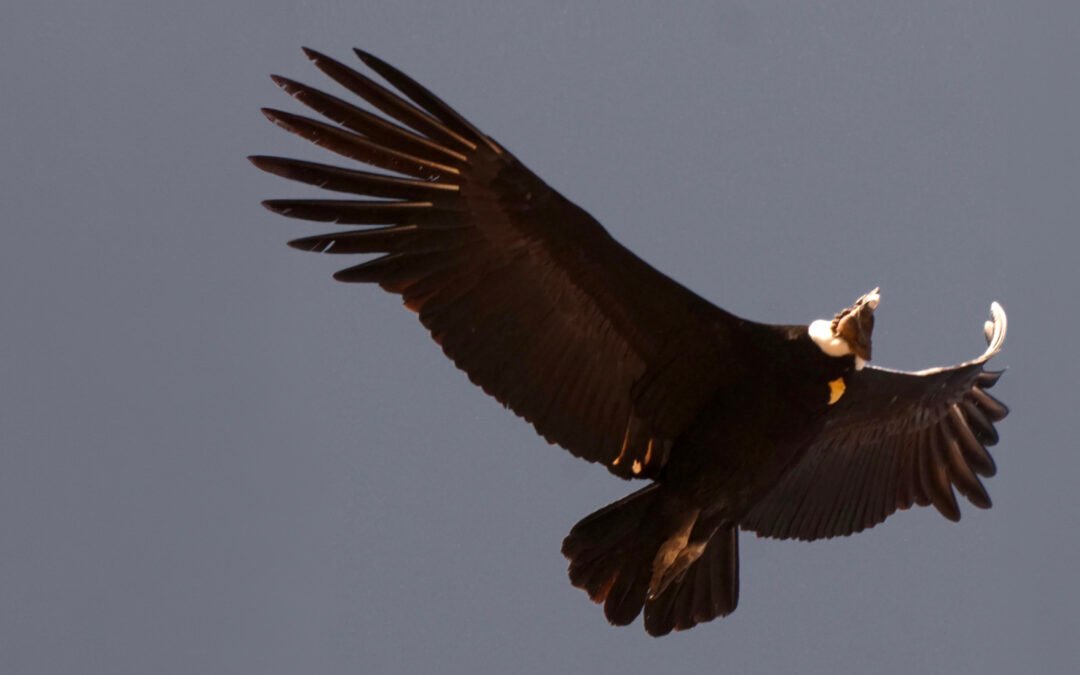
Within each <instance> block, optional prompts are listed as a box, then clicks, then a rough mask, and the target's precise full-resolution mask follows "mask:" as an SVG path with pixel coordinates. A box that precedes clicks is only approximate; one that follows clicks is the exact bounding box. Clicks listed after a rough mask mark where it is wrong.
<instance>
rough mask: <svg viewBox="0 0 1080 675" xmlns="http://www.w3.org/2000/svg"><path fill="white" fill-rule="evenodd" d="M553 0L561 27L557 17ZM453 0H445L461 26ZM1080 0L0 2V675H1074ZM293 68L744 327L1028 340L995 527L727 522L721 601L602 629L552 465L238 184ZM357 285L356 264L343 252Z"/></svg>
mask: <svg viewBox="0 0 1080 675" xmlns="http://www.w3.org/2000/svg"><path fill="white" fill-rule="evenodd" d="M541 4H542V5H543V6H541ZM452 5H453V6H452ZM1078 35H1080V3H1076V2H1074V1H1073V0H1058V1H1056V2H1038V1H1035V2H1025V3H1019V2H975V1H974V0H972V1H967V2H929V1H916V2H905V3H867V2H862V1H854V0H852V1H849V2H833V1H825V2H814V3H778V2H772V1H755V2H723V1H717V0H710V1H709V2H694V3H683V4H682V5H681V8H680V9H679V11H672V10H671V9H661V8H660V6H659V3H658V4H657V5H656V6H655V7H653V8H646V9H628V8H627V7H626V5H625V4H624V3H616V2H606V3H595V4H592V5H590V7H589V8H587V9H581V8H579V7H578V3H571V2H559V3H534V2H468V3H462V4H455V3H435V2H430V3H410V2H400V1H395V2H379V3H373V2H366V1H363V0H361V1H356V0H354V1H352V2H341V1H340V0H330V1H327V2H314V1H310V0H306V1H304V2H278V1H275V2H262V3H251V2H246V3H239V2H217V1H215V2H206V1H191V2H161V1H158V0H151V1H148V2H118V1H115V0H114V1H111V2H105V3H85V2H73V1H70V0H61V1H56V2H48V3H29V2H26V1H25V0H15V6H14V7H10V6H9V8H8V10H7V11H6V12H4V19H3V21H2V22H0V204H2V208H3V230H2V231H3V235H4V242H3V245H2V246H0V316H2V328H0V378H2V380H0V381H2V382H3V385H2V386H0V672H3V673H5V674H10V675H17V674H23V673H30V674H38V673H42V674H46V673H47V674H49V675H61V674H66V673H110V674H121V673H132V674H140V675H145V674H146V673H155V674H171V673H176V674H181V673H184V674H187V673H266V674H275V673H360V672H373V673H374V672H380V673H381V672H385V673H415V672H447V673H484V672H513V673H534V672H535V673H547V672H589V673H609V672H610V673H615V672H618V673H632V672H722V673H776V672H784V671H796V672H828V673H867V672H876V673H911V672H949V673H954V672H957V673H958V672H984V673H1018V672H1042V673H1055V672H1062V673H1064V672H1073V671H1074V668H1075V666H1076V663H1077V661H1078V660H1080V621H1078V619H1077V604H1078V601H1080V584H1078V583H1077V577H1076V569H1077V566H1078V555H1077V554H1078V552H1080V519H1078V518H1077V515H1076V514H1077V510H1078V507H1077V497H1076V489H1075V485H1076V480H1077V477H1078V474H1080V451H1078V449H1077V444H1076V416H1077V396H1076V382H1077V379H1078V375H1080V373H1077V367H1076V356H1075V353H1076V349H1075V340H1076V338H1077V335H1080V321H1078V318H1077V316H1078V314H1077V306H1076V299H1075V298H1076V293H1077V290H1078V283H1077V277H1076V273H1075V268H1076V266H1077V243H1078V239H1077V226H1078V217H1077V214H1078V213H1080V132H1078V126H1077V125H1078V121H1080V86H1078V85H1080V79H1078V76H1077V73H1080V40H1078ZM301 45H309V46H312V47H315V48H317V49H320V50H323V51H325V52H327V53H328V54H331V55H333V56H336V57H337V58H339V59H342V60H345V61H347V62H352V55H351V53H350V52H349V48H350V47H351V46H353V45H358V46H362V47H363V48H365V49H368V50H370V51H372V52H374V53H376V54H378V55H380V56H381V57H383V58H385V59H387V60H388V61H390V62H391V63H393V64H395V65H397V66H399V67H400V68H402V69H403V70H405V71H406V72H408V73H410V74H411V75H413V76H415V77H416V78H417V79H419V80H420V81H421V82H423V83H425V84H427V85H429V86H430V87H431V88H432V89H434V90H435V91H436V92H437V93H439V94H440V95H441V96H443V97H444V98H446V99H447V100H448V101H449V102H451V103H452V104H453V105H454V106H455V107H457V108H458V109H459V110H460V111H461V112H462V113H464V114H465V115H467V116H468V117H469V118H470V119H471V120H472V121H473V122H474V123H476V124H477V125H478V126H479V127H481V128H482V129H484V130H485V131H487V132H488V133H490V134H491V135H492V136H494V137H496V138H497V139H499V140H500V141H501V142H503V143H504V144H505V145H506V146H507V147H508V148H510V149H511V150H512V151H513V152H515V153H516V154H517V155H518V156H519V157H520V158H522V159H523V160H524V161H525V162H526V163H527V164H528V165H529V166H530V167H531V168H533V169H534V170H535V171H536V172H537V173H539V174H540V175H541V176H542V177H544V178H545V179H546V180H547V181H548V182H549V183H551V184H552V185H553V186H554V187H556V188H557V189H559V190H561V191H562V192H564V194H566V195H567V196H568V197H570V198H571V199H573V200H574V201H576V202H577V203H579V204H581V205H582V206H584V207H585V208H586V209H587V210H588V211H590V212H591V213H592V214H593V215H595V216H596V217H597V218H598V219H599V220H600V221H601V222H602V223H604V224H605V225H606V226H607V227H608V228H609V229H610V231H611V232H612V233H613V234H614V235H615V236H616V237H617V238H618V239H619V240H620V241H622V242H623V243H625V244H626V245H628V246H629V247H630V248H632V249H633V250H634V251H636V252H638V253H639V254H641V255H642V256H643V257H644V258H645V259H646V260H648V261H649V262H651V263H652V264H654V265H656V266H657V267H659V268H660V269H661V270H664V271H666V272H668V273H669V274H672V275H673V276H674V277H675V278H677V279H678V280H679V281H681V282H683V283H685V284H686V285H688V286H689V287H690V288H692V289H694V290H696V291H698V292H699V293H701V294H702V295H704V296H705V297H707V298H709V299H711V300H713V301H714V302H716V303H717V304H719V305H721V306H723V307H725V308H727V309H729V310H731V311H734V312H736V313H738V314H741V315H744V316H747V317H749V318H753V319H758V320H769V321H776V322H809V321H810V320H812V319H814V318H818V317H827V316H831V315H832V313H833V312H835V311H836V310H837V309H839V308H840V307H842V306H845V305H847V304H849V303H850V302H851V301H852V300H854V299H855V298H856V297H857V296H858V295H860V294H861V293H863V292H865V291H867V290H869V289H870V288H872V287H873V286H875V285H881V287H882V293H883V303H882V306H881V308H880V310H879V311H878V324H877V328H876V333H875V343H874V346H875V350H874V353H875V357H876V360H877V362H878V363H879V364H881V365H886V366H892V367H903V368H921V367H926V366H931V365H940V364H944V363H952V362H955V361H958V360H961V359H966V358H969V357H972V356H974V355H976V354H978V353H979V352H981V351H982V349H983V347H984V342H983V338H982V330H981V327H982V322H983V321H984V320H985V318H986V314H987V311H988V307H989V305H990V301H991V300H995V299H996V300H999V301H1001V302H1002V303H1003V305H1004V306H1005V308H1006V309H1007V310H1008V312H1009V318H1010V323H1011V330H1010V336H1009V341H1008V342H1007V344H1006V347H1005V351H1004V353H1003V354H1002V355H1001V356H1000V357H999V359H998V360H997V361H996V364H997V365H1000V366H1008V367H1009V372H1008V374H1007V375H1006V377H1005V378H1004V379H1003V380H1002V381H1001V383H1000V384H999V385H998V387H997V388H996V389H995V394H997V395H998V396H999V397H1000V398H1002V399H1003V400H1004V401H1005V402H1007V403H1008V404H1009V405H1010V406H1011V408H1012V411H1013V412H1012V415H1011V416H1010V417H1009V418H1008V419H1007V420H1006V421H1005V422H1004V423H1003V424H1002V425H1000V427H999V428H1000V430H1001V437H1002V440H1001V444H1000V445H999V446H997V448H996V449H995V451H994V455H995V457H996V459H997V462H998V467H999V473H998V476H997V477H995V478H994V479H992V480H990V481H989V483H988V487H989V490H990V494H991V496H992V498H993V500H994V508H993V509H992V510H990V511H985V512H983V511H978V510H977V509H975V508H973V507H971V506H970V505H969V504H967V503H966V502H965V503H964V506H966V508H964V517H963V520H962V521H961V522H960V523H959V524H952V523H949V522H947V521H946V520H944V519H943V518H941V517H940V516H939V515H938V514H937V513H936V512H934V511H933V510H932V509H929V510H928V509H918V510H916V511H914V512H904V513H901V514H899V515H897V516H895V517H893V518H892V519H890V520H889V521H888V522H887V523H885V524H884V525H881V526H878V527H877V528H875V529H873V530H871V531H869V532H866V533H863V534H861V535H858V536H855V537H851V538H848V539H843V540H837V541H830V542H822V543H814V544H805V543H791V542H775V541H769V540H763V539H756V538H755V537H754V536H753V535H746V534H744V535H743V536H742V540H741V541H742V594H741V604H740V607H739V609H738V611H737V612H736V613H735V614H734V615H732V616H731V617H729V618H727V619H725V620H722V621H716V622H713V623H710V624H707V625H703V626H699V627H698V628H696V629H694V630H692V631H690V632H688V633H683V634H677V635H673V636H669V637H667V638H664V639H661V640H655V639H652V638H649V637H648V636H647V635H646V634H645V632H644V631H643V630H642V627H641V625H640V623H638V624H636V625H634V626H632V627H629V628H622V629H615V628H611V627H609V626H608V625H607V623H606V622H605V621H604V618H603V615H602V612H601V610H600V609H599V608H598V607H596V606H594V605H593V604H592V603H591V602H589V601H588V599H587V598H586V596H585V595H584V594H583V593H582V592H581V591H579V590H576V589H574V588H571V586H570V585H569V583H568V581H567V579H566V572H565V569H566V564H565V561H564V559H563V557H562V556H561V555H560V553H559V545H560V543H561V541H562V538H563V536H564V535H565V534H566V532H567V531H568V530H569V528H570V527H571V526H572V525H573V524H574V523H575V522H576V521H577V520H578V519H579V518H580V517H582V516H584V515H585V514H587V513H589V512H591V511H593V510H594V509H596V508H598V507H600V506H602V505H604V504H606V503H608V502H609V501H612V500H614V499H616V498H618V497H619V496H621V495H623V494H625V493H627V492H629V491H630V490H631V489H632V486H631V485H630V484H627V483H623V482H622V481H620V480H618V479H617V478H615V477H613V476H611V475H609V474H608V473H607V472H606V471H605V470H604V469H603V468H602V467H599V466H595V465H589V464H586V463H583V462H581V461H579V460H575V459H574V458H572V457H571V456H570V455H569V454H567V453H564V452H562V451H561V450H559V449H557V448H554V447H549V446H547V445H546V444H545V443H544V442H543V441H542V440H540V439H539V438H538V437H537V436H536V435H535V434H534V433H533V431H532V429H531V427H529V426H528V425H526V424H525V423H523V422H521V421H520V420H518V419H517V418H515V417H514V416H513V415H511V414H510V413H508V412H507V411H505V410H503V409H502V408H501V407H500V406H499V405H497V404H495V403H493V402H492V401H491V400H489V399H488V398H487V397H486V396H484V394H483V393H482V392H480V391H479V390H478V389H476V388H474V387H472V386H471V385H470V384H469V383H468V381H467V379H466V378H465V377H464V375H462V374H461V373H460V372H458V371H456V370H455V369H454V368H453V366H452V365H451V364H450V363H449V362H448V361H446V360H445V359H444V358H443V356H442V355H441V353H440V352H439V350H438V349H437V348H435V346H434V344H432V343H431V341H430V339H429V337H428V336H427V335H426V333H425V332H424V331H423V330H422V329H421V327H420V326H419V324H418V323H417V322H416V319H415V317H414V316H413V315H412V314H411V313H409V312H406V311H403V310H401V309H400V307H399V301H398V300H397V299H396V298H394V297H392V296H389V295H386V294H383V293H381V292H379V291H377V289H374V288H368V287H355V286H348V285H344V284H337V283H335V282H333V281H332V280H331V279H330V273H331V272H332V271H333V270H335V269H338V268H339V267H341V266H342V263H343V262H347V261H343V260H342V259H340V258H337V259H330V258H328V257H327V258H319V257H316V256H313V255H308V254H302V253H299V252H296V251H293V250H290V249H287V248H286V247H285V246H284V242H285V241H286V240H287V239H289V238H292V237H297V236H301V235H304V234H313V233H316V232H317V231H321V230H322V229H324V226H323V225H311V226H309V224H307V223H303V222H300V221H290V220H287V219H284V218H280V217H277V216H274V215H272V214H270V213H268V212H266V211H264V210H263V209H262V208H261V207H259V205H258V202H259V200H260V199H263V198H268V197H286V196H314V194H315V191H314V190H313V189H307V188H305V187H303V186H297V185H292V184H289V183H287V182H285V181H282V180H280V179H277V178H275V177H272V176H268V175H264V174H261V173H260V172H258V171H257V170H255V169H254V168H252V167H251V166H250V165H249V164H248V163H247V162H246V161H245V159H244V157H245V156H246V155H248V154H254V153H268V154H286V155H293V156H299V157H305V158H312V159H322V160H325V159H331V157H332V156H330V155H326V154H323V153H321V152H320V151H318V150H317V149H312V148H308V147H307V146H306V144H305V143H304V142H303V141H301V140H299V139H297V138H295V137H292V136H289V135H288V134H285V133H284V132H282V131H280V130H278V129H276V128H274V127H273V126H272V125H271V124H269V123H267V122H266V120H265V119H263V117H262V116H261V115H260V114H259V112H258V109H259V107H261V106H267V105H269V106H278V107H283V108H286V109H290V110H294V111H298V110H300V109H301V107H300V106H299V104H295V103H293V102H290V101H289V99H288V98H287V96H286V95H285V94H283V93H281V92H280V91H278V90H277V88H276V87H275V86H274V85H273V84H272V83H271V82H270V80H269V78H268V77H267V76H268V74H269V73H271V72H276V73H280V74H283V75H287V76H291V77H295V78H298V79H302V80H304V81H309V82H311V83H314V84H317V85H319V86H324V87H326V88H328V89H330V90H331V91H335V92H336V91H338V90H337V89H336V88H335V87H334V86H333V85H332V84H331V83H328V81H327V80H326V79H325V78H324V77H323V76H321V74H320V73H318V71H316V70H315V69H314V68H313V67H312V66H310V64H308V63H307V61H306V59H305V58H304V57H303V55H302V54H301V53H300V50H299V47H300V46H301ZM350 264H351V263H350Z"/></svg>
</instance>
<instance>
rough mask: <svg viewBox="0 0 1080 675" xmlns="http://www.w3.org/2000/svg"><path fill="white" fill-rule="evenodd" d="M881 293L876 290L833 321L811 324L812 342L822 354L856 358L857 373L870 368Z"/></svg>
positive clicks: (840, 312) (841, 312) (840, 313)
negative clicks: (872, 340) (859, 370)
mask: <svg viewBox="0 0 1080 675" xmlns="http://www.w3.org/2000/svg"><path fill="white" fill-rule="evenodd" d="M879 290H880V289H877V288H875V289H874V290H872V291H870V292H869V293H867V294H866V295H864V296H862V297H861V298H859V299H858V300H856V301H855V304H854V305H852V306H851V307H847V308H845V309H842V310H840V311H839V312H837V314H836V316H834V317H833V319H832V321H829V320H827V319H818V320H817V321H815V322H813V323H812V324H810V331H809V332H810V338H811V339H812V340H813V341H814V343H815V344H817V346H818V347H819V348H820V349H821V351H823V352H825V353H826V354H828V355H829V356H834V357H841V356H851V355H854V356H855V368H856V369H861V368H862V367H863V366H864V365H866V362H867V361H869V360H870V351H871V335H872V334H873V332H874V310H875V309H877V306H878V303H879V302H880V301H881V295H880V294H879V292H878V291H879Z"/></svg>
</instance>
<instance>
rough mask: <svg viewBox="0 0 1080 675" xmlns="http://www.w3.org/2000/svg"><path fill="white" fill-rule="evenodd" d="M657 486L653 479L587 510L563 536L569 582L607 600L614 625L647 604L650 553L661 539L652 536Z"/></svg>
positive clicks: (629, 618) (630, 619)
mask: <svg viewBox="0 0 1080 675" xmlns="http://www.w3.org/2000/svg"><path fill="white" fill-rule="evenodd" d="M657 487H658V486H656V485H650V486H648V487H646V488H645V489H643V490H638V491H637V492H635V493H633V494H631V495H629V496H627V497H624V498H623V499H620V500H619V501H617V502H614V503H613V504H608V505H607V506H605V507H604V508H602V509H600V510H599V511H597V512H595V513H593V514H592V515H590V516H586V517H585V518H584V519H582V520H581V522H579V523H578V524H577V525H575V526H574V528H573V529H572V530H570V534H569V535H568V536H567V537H566V539H565V540H563V546H562V552H563V555H564V556H566V557H567V558H568V559H569V560H570V570H569V572H570V583H572V584H573V585H574V586H576V587H577V588H580V589H582V590H584V591H585V592H586V593H588V594H589V598H591V599H592V601H593V602H596V603H603V604H604V614H605V615H606V616H607V619H608V621H610V622H611V623H613V624H615V625H616V626H625V625H627V624H630V623H633V621H634V619H636V618H637V616H638V614H640V613H641V608H642V606H643V605H644V604H645V595H646V593H647V591H648V588H649V575H650V574H651V565H652V556H653V555H654V554H655V552H656V549H657V547H659V544H660V541H659V534H656V535H654V536H651V537H650V536H648V535H649V533H650V532H649V531H650V530H653V529H657V528H655V527H652V524H653V523H652V522H651V521H650V519H649V518H648V516H649V513H650V511H651V510H652V507H653V505H654V503H655V502H656V500H657V496H658V493H657ZM643 561H644V564H642V563H643Z"/></svg>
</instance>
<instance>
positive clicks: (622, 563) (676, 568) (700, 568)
mask: <svg viewBox="0 0 1080 675" xmlns="http://www.w3.org/2000/svg"><path fill="white" fill-rule="evenodd" d="M696 519H697V512H696V511H689V512H688V511H686V510H685V509H679V508H677V505H676V503H675V502H674V500H672V499H670V498H669V497H667V496H666V495H665V494H664V492H663V491H662V489H661V488H660V486H658V485H655V484H654V485H650V486H648V487H646V488H644V489H642V490H638V491H637V492H635V493H633V494H631V495H629V496H627V497H624V498H623V499H620V500H619V501H617V502H615V503H613V504H609V505H608V506H605V507H604V508H602V509H600V510H599V511H597V512H595V513H593V514H592V515H590V516H587V517H586V518H584V519H582V520H581V522H579V523H578V524H577V525H575V526H574V528H573V529H572V530H570V534H569V535H567V537H566V539H565V540H564V541H563V546H562V552H563V555H565V556H566V557H567V558H568V559H569V560H570V582H571V583H572V584H573V585H574V586H576V587H578V588H581V589H582V590H584V591H585V592H586V593H588V594H589V597H590V598H591V599H592V600H593V601H594V602H597V603H603V605H604V614H605V615H606V616H607V619H608V621H610V622H611V623H613V624H615V625H617V626H624V625H627V624H629V623H632V622H633V621H634V619H636V618H637V616H638V614H640V613H641V610H642V607H644V609H645V629H646V630H647V631H648V632H649V633H650V634H652V635H657V636H659V635H666V634H667V633H670V632H671V631H672V630H683V629H686V628H690V627H692V626H695V625H697V624H699V623H704V622H706V621H711V620H712V619H715V618H716V617H718V616H726V615H727V614H730V613H731V612H733V611H734V610H735V606H736V605H737V604H738V601H739V549H738V538H737V537H738V530H737V529H736V528H735V527H733V526H728V525H723V526H720V527H718V528H714V529H712V530H711V531H702V530H701V529H700V528H695V527H694V525H695V521H696Z"/></svg>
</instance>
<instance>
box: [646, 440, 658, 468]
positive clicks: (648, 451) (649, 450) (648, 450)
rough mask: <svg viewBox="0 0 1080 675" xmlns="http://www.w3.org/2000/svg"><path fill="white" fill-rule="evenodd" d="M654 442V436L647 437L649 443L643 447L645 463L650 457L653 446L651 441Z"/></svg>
mask: <svg viewBox="0 0 1080 675" xmlns="http://www.w3.org/2000/svg"><path fill="white" fill-rule="evenodd" d="M655 442H656V439H655V438H650V439H649V445H648V446H647V447H646V448H645V463H646V464H648V463H649V460H651V459H652V446H653V443H655Z"/></svg>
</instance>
